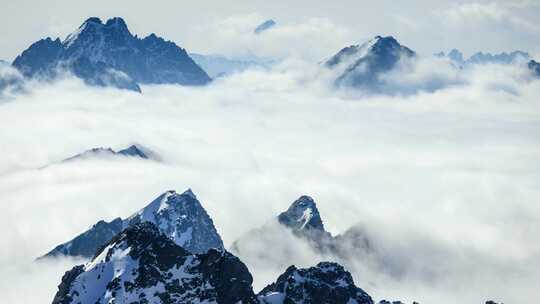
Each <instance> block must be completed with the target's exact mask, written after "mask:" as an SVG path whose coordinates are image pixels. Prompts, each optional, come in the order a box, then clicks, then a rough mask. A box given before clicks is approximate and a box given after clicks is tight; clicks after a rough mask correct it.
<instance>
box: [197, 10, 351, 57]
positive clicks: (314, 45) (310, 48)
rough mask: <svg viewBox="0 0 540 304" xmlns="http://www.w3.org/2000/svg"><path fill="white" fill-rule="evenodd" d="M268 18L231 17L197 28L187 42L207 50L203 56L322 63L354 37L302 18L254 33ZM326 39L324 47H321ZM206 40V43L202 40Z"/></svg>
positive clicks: (330, 23) (329, 23) (327, 22)
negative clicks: (282, 59) (293, 59)
mask: <svg viewBox="0 0 540 304" xmlns="http://www.w3.org/2000/svg"><path fill="white" fill-rule="evenodd" d="M263 21H265V18H263V17H262V16H260V15H258V14H251V15H240V16H230V17H227V18H224V19H217V20H214V21H213V22H210V23H208V24H204V25H200V26H196V27H195V28H194V30H193V31H192V32H191V33H190V36H189V37H188V40H189V41H190V42H191V43H192V44H195V45H198V46H204V49H202V51H203V52H207V53H218V54H226V55H229V56H236V57H249V56H255V55H256V56H259V57H269V58H285V57H291V56H293V57H297V58H302V59H304V60H305V59H309V60H312V61H315V62H316V61H320V60H321V59H323V58H324V57H326V56H328V55H329V54H332V53H334V52H337V51H338V50H339V49H340V48H342V47H343V45H344V43H345V42H347V41H348V40H350V38H351V36H352V33H351V32H350V31H349V29H347V28H346V27H344V26H340V25H338V24H336V23H334V22H333V21H331V20H330V19H326V18H313V17H310V18H307V17H305V18H299V19H298V20H296V21H294V22H282V21H280V20H277V25H276V26H274V27H272V28H271V29H269V30H267V31H265V32H263V33H261V34H258V35H256V34H254V33H253V31H254V29H255V27H257V26H258V25H259V24H260V23H262V22H263ZM321 37H325V38H324V40H325V42H324V43H320V41H321ZM201 39H203V40H201Z"/></svg>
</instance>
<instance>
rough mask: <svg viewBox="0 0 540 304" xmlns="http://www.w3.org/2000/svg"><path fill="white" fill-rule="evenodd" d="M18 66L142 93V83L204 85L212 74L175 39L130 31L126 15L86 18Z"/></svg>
mask: <svg viewBox="0 0 540 304" xmlns="http://www.w3.org/2000/svg"><path fill="white" fill-rule="evenodd" d="M13 66H14V67H16V68H17V69H19V71H21V73H22V74H23V75H25V76H26V77H44V78H51V77H55V76H57V74H58V71H59V70H66V71H69V72H71V73H72V74H74V75H75V76H77V77H79V78H81V79H83V80H84V81H85V82H86V83H88V84H90V85H96V86H115V87H118V88H122V89H129V90H135V91H140V87H139V84H180V85H203V84H206V83H208V82H209V81H210V77H208V75H207V74H206V72H205V71H204V70H203V69H201V68H200V67H199V66H198V65H197V64H196V63H195V62H194V61H193V60H192V59H191V58H190V57H189V55H188V53H187V52H186V51H185V50H184V49H182V48H181V47H179V46H177V45H176V44H175V43H174V42H171V41H166V40H164V39H163V38H160V37H158V36H156V35H155V34H151V35H149V36H147V37H145V38H143V39H141V38H138V37H137V36H134V35H132V34H131V33H130V31H129V30H128V27H127V25H126V23H125V22H124V20H123V19H122V18H119V17H116V18H112V19H109V20H108V21H107V22H106V23H103V22H102V21H101V20H100V19H99V18H95V17H92V18H89V19H87V20H86V21H85V22H84V23H83V24H82V25H81V26H80V27H79V28H78V29H77V30H76V31H75V32H73V33H71V34H69V35H68V36H67V37H66V38H65V39H64V40H60V39H58V38H57V39H55V40H53V39H51V38H46V39H42V40H39V41H37V42H36V43H34V44H32V45H31V46H30V47H29V48H28V49H27V50H25V51H24V52H22V54H21V55H19V56H18V57H17V58H16V59H15V61H14V62H13Z"/></svg>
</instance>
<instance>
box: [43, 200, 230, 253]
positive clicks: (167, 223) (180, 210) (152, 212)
mask: <svg viewBox="0 0 540 304" xmlns="http://www.w3.org/2000/svg"><path fill="white" fill-rule="evenodd" d="M144 222H150V223H153V224H155V225H156V226H157V227H158V228H159V230H160V231H161V232H163V233H164V234H165V235H166V236H167V237H169V238H170V239H171V240H172V241H173V242H175V243H176V244H177V245H179V246H182V247H183V248H185V249H186V250H188V251H190V252H192V253H204V252H207V251H208V250H210V249H212V248H218V249H223V248H224V246H223V241H222V239H221V236H220V235H219V233H218V232H217V230H216V228H215V227H214V224H213V221H212V219H211V218H210V216H209V215H208V213H206V211H205V210H204V208H203V207H202V205H201V203H200V202H199V200H198V199H197V197H196V196H195V194H194V193H193V192H192V191H191V190H190V189H188V190H186V191H185V192H183V193H181V194H180V193H177V192H176V191H174V190H170V191H167V192H165V193H163V194H161V195H160V196H158V197H157V198H156V199H154V200H153V201H152V202H150V204H148V205H147V206H146V207H144V208H143V209H141V210H140V211H138V212H136V213H135V214H133V215H132V216H130V217H128V218H127V219H124V220H122V219H120V218H118V219H115V220H114V221H112V222H111V223H106V222H103V221H100V222H98V224H96V225H94V226H93V227H92V228H90V229H89V230H87V231H85V232H83V233H81V234H80V235H78V236H76V237H75V238H74V239H72V240H71V241H68V242H66V243H64V244H61V245H59V246H57V247H56V248H54V249H53V250H52V251H50V252H49V253H47V254H46V255H45V256H43V257H55V256H80V257H84V258H91V257H92V256H93V255H94V254H95V252H96V251H97V250H98V248H100V247H101V246H103V245H104V244H106V243H107V242H108V241H109V240H111V239H112V238H113V237H114V236H115V235H116V234H118V233H119V232H120V231H122V229H125V228H128V227H131V226H134V225H136V224H139V223H144Z"/></svg>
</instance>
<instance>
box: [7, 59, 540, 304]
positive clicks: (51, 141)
mask: <svg viewBox="0 0 540 304" xmlns="http://www.w3.org/2000/svg"><path fill="white" fill-rule="evenodd" d="M426 60H428V61H424V60H421V61H419V62H415V63H412V66H411V65H409V66H408V67H406V68H405V70H401V69H398V70H397V71H395V72H393V73H390V74H388V75H387V76H385V77H386V78H387V79H386V80H387V82H388V84H389V85H391V86H392V88H413V89H411V90H401V89H399V90H392V94H386V95H384V94H377V95H373V94H369V93H367V92H358V91H355V90H339V89H336V88H334V87H332V85H331V81H330V80H331V79H332V76H333V75H331V74H329V72H328V71H322V70H321V69H320V67H319V66H317V65H316V64H313V63H308V62H304V61H302V60H298V59H296V60H284V61H283V62H282V63H281V64H279V65H278V66H276V67H274V68H273V69H271V70H269V71H263V70H257V69H254V70H248V71H245V72H243V73H240V74H236V75H232V76H230V77H227V78H223V79H218V80H216V81H214V82H213V83H212V84H210V85H209V86H206V87H195V88H193V87H180V86H143V87H142V90H143V94H138V93H134V92H129V91H121V90H116V89H110V88H90V87H87V86H85V85H84V84H83V83H82V82H81V81H79V80H76V79H73V78H70V77H65V78H63V79H61V80H59V81H56V82H53V83H42V82H39V81H36V82H27V83H24V84H23V85H22V86H21V87H17V89H15V90H8V91H5V92H7V93H5V94H4V95H1V97H0V98H1V99H0V130H1V131H0V143H1V146H2V149H1V157H0V199H1V203H0V204H1V206H2V207H1V208H2V209H1V212H0V242H1V243H2V248H3V249H2V250H1V251H0V294H2V295H3V297H4V299H3V302H6V303H50V302H51V301H52V298H53V296H54V294H55V292H56V286H57V285H58V284H59V282H60V279H61V276H62V274H63V273H64V272H65V271H66V270H68V269H69V268H70V267H71V266H72V265H74V264H75V263H80V261H76V260H59V261H49V262H40V263H36V262H34V259H35V258H36V257H38V256H40V255H42V254H44V253H46V252H48V251H49V250H50V249H52V248H53V247H54V246H56V245H57V244H59V243H62V242H64V241H67V240H69V239H71V238H72V237H74V236H75V235H77V234H78V233H81V232H82V231H84V230H86V229H87V228H89V227H90V226H91V225H92V224H94V223H96V222H97V221H98V220H100V219H104V220H112V219H113V218H115V217H118V216H121V217H126V216H128V215H130V214H131V213H133V212H135V211H137V210H138V209H140V208H142V207H143V206H145V205H146V204H147V203H148V202H150V201H151V200H152V199H153V198H155V197H156V196H158V195H159V194H161V193H162V192H164V191H166V190H169V189H175V190H177V191H183V190H185V189H187V188H192V189H193V191H194V192H195V194H196V195H197V196H198V198H199V199H200V200H201V202H202V204H203V206H204V207H205V208H206V209H207V211H208V213H209V214H210V215H211V217H212V218H213V220H214V223H215V225H216V227H217V229H218V231H219V233H220V234H221V236H222V237H223V239H224V241H225V244H226V246H230V245H231V244H232V243H233V242H234V241H235V240H236V239H238V238H239V237H241V236H243V235H245V234H246V233H248V231H250V230H251V229H254V228H257V227H260V226H262V225H264V224H266V223H269V222H271V221H272V220H273V218H274V217H275V216H276V215H277V214H278V213H279V212H281V211H283V210H285V209H286V208H287V207H288V206H289V205H290V203H292V202H293V201H294V200H295V199H296V198H298V197H299V196H300V195H304V194H306V195H310V196H312V197H313V198H314V199H315V200H316V202H317V204H318V207H319V210H320V212H321V214H322V218H323V220H324V223H325V226H326V228H327V229H328V230H329V231H330V232H332V233H333V234H338V233H342V232H344V231H345V230H347V229H348V228H350V227H352V226H355V225H359V227H362V228H361V229H362V230H363V231H365V233H366V234H367V235H369V236H370V239H371V240H373V241H374V246H376V249H377V254H378V255H379V257H380V256H382V257H383V258H384V261H386V262H387V263H388V264H387V265H386V266H388V267H387V268H385V269H381V265H380V264H379V263H377V262H374V258H373V257H369V256H358V257H357V258H356V259H353V262H351V263H350V264H349V265H348V269H349V270H350V271H351V272H352V274H353V277H354V278H355V282H356V284H357V285H358V286H359V287H362V288H363V289H365V290H366V291H367V292H368V293H370V294H371V295H372V296H373V297H374V298H375V299H376V300H379V299H382V298H390V299H401V300H404V301H408V302H411V301H412V300H416V301H419V302H420V303H455V302H456V301H459V302H461V303H483V302H484V301H486V300H487V299H494V300H497V301H501V302H504V303H525V302H527V301H529V300H530V299H533V298H537V297H538V296H540V294H539V291H538V288H537V287H538V278H539V277H540V264H539V263H540V262H539V261H540V243H539V242H538V235H539V233H540V205H539V204H538V200H539V199H540V102H539V101H540V81H539V80H535V79H534V78H533V77H532V76H531V75H530V74H529V72H528V71H527V70H525V69H523V68H521V67H517V66H498V65H488V66H477V67H472V68H469V69H466V70H463V71H460V72H458V71H456V70H454V69H452V68H450V67H449V65H448V64H445V62H442V61H434V62H431V60H434V59H426ZM400 71H401V72H400ZM6 73H7V74H9V75H14V74H13V71H11V72H9V73H8V72H6ZM0 75H3V74H0ZM334 76H335V75H334ZM13 77H16V76H13ZM426 83H435V84H436V86H435V88H432V87H425V86H424V84H426ZM396 92H397V93H396ZM132 143H138V144H141V145H143V146H145V147H147V148H149V149H151V150H153V151H155V152H156V153H158V154H159V155H160V157H161V158H162V161H160V162H157V161H151V160H139V159H131V158H125V159H124V158H103V159H93V160H92V159H87V160H83V161H76V162H68V163H59V162H60V161H61V160H62V159H65V158H68V157H70V156H73V155H75V154H77V153H80V152H82V151H84V150H87V149H90V148H94V147H112V148H113V149H119V148H123V147H126V146H127V145H129V144H132ZM276 229H279V228H276ZM280 235H281V234H280ZM254 246H255V247H260V248H269V250H272V249H274V250H275V252H276V255H272V258H273V259H274V260H272V263H265V261H261V260H260V259H258V257H257V256H250V255H249V254H246V255H245V256H241V258H242V259H243V260H244V261H245V262H246V263H247V264H248V266H249V268H250V271H251V272H252V274H253V275H254V278H255V282H254V286H255V289H256V291H258V290H259V289H261V288H262V287H264V286H265V284H268V283H270V282H271V281H272V280H274V279H276V278H277V275H278V274H279V273H281V272H283V271H284V270H285V268H286V267H287V266H288V265H289V264H291V263H295V264H297V265H298V266H309V265H314V264H315V263H317V262H318V261H320V260H322V259H326V260H331V259H333V258H334V257H332V256H320V255H319V254H317V253H316V252H313V250H312V249H311V248H310V247H309V246H307V244H304V243H303V242H302V241H300V240H298V239H297V238H294V237H293V236H292V235H289V236H288V237H280V238H279V239H274V240H272V239H271V240H267V242H262V243H261V244H254ZM283 249H288V251H287V252H288V255H287V256H281V255H280V254H279V253H280V252H283ZM379 257H377V258H379ZM388 269H390V271H387V270H388Z"/></svg>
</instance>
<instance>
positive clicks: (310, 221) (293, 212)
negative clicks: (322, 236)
mask: <svg viewBox="0 0 540 304" xmlns="http://www.w3.org/2000/svg"><path fill="white" fill-rule="evenodd" d="M278 221H279V222H280V223H281V224H282V225H285V226H287V227H289V228H292V229H293V230H297V231H301V230H307V231H310V230H317V231H324V225H323V222H322V220H321V216H320V214H319V210H318V209H317V205H316V204H315V201H314V200H313V198H311V197H310V196H307V195H303V196H301V197H300V198H298V199H297V200H296V201H294V202H293V203H292V205H291V206H290V207H289V208H288V209H287V211H285V212H282V213H281V214H280V215H279V216H278Z"/></svg>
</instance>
